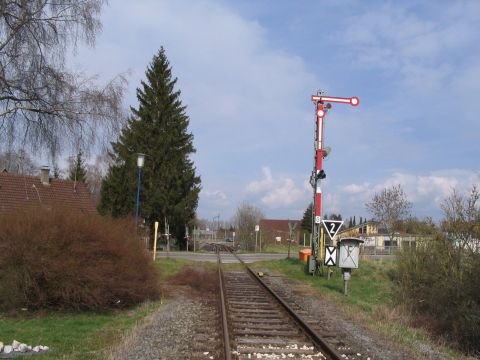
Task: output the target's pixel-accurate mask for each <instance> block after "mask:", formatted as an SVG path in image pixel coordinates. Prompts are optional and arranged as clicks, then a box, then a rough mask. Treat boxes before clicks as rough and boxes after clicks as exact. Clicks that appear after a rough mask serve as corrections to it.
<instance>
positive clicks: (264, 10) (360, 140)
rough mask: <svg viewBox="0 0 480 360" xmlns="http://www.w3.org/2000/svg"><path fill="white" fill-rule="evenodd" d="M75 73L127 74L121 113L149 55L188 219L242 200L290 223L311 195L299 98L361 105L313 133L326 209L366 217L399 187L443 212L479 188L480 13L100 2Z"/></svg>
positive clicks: (336, 113) (403, 6) (449, 6)
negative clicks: (176, 100) (169, 93)
mask: <svg viewBox="0 0 480 360" xmlns="http://www.w3.org/2000/svg"><path fill="white" fill-rule="evenodd" d="M102 21H103V32H102V34H101V35H100V36H99V37H98V39H97V44H96V47H95V48H94V49H83V48H82V49H80V51H79V53H78V54H77V56H76V57H75V58H74V59H73V60H72V66H74V67H75V68H76V69H77V70H84V71H87V72H89V73H97V74H99V75H100V78H101V79H108V78H110V77H112V76H114V75H115V74H118V73H120V72H126V71H128V72H129V74H130V75H129V87H128V91H127V97H126V99H125V104H126V105H133V106H137V102H136V98H135V89H136V88H137V87H138V86H139V84H140V80H141V79H142V78H143V76H144V73H145V70H146V67H147V65H148V63H149V62H150V61H151V59H152V57H153V55H154V54H155V53H156V52H157V51H158V49H159V48H160V46H163V47H164V48H165V50H166V53H167V56H168V58H169V60H170V63H171V65H172V69H173V74H174V76H176V77H178V88H179V89H180V90H181V91H182V101H183V103H184V104H185V105H187V107H188V108H187V113H188V115H189V116H190V130H191V132H192V133H193V134H194V145H195V147H196V148H197V153H196V154H195V155H194V157H193V160H194V162H195V164H196V166H197V170H198V173H199V174H200V175H201V177H202V192H201V196H200V204H199V208H198V216H199V217H201V218H207V219H211V218H212V217H213V216H216V215H217V214H220V217H221V219H222V220H228V219H229V218H231V217H232V215H233V214H234V213H235V210H236V208H237V206H238V205H239V204H240V203H241V202H243V201H246V202H249V203H252V204H255V205H257V206H258V207H259V208H261V209H262V210H263V212H264V213H265V215H266V216H267V217H269V218H290V219H294V218H301V216H302V214H303V211H304V209H305V208H306V206H307V205H308V203H309V201H310V200H311V198H312V190H311V187H310V185H308V178H309V176H310V173H311V171H312V166H313V155H314V150H313V137H314V126H315V119H314V108H313V105H312V103H311V102H310V95H313V94H315V93H316V91H317V90H318V89H324V90H325V91H326V93H327V94H328V95H331V96H342V97H350V96H357V97H359V98H360V101H361V104H360V106H358V107H351V106H345V105H334V106H333V109H332V110H331V111H330V112H329V115H328V116H327V119H326V125H325V143H326V144H327V145H328V146H330V147H331V148H332V153H331V155H330V156H329V158H327V160H326V161H325V162H324V168H325V171H326V173H327V179H326V181H325V182H324V184H323V186H322V188H323V194H324V206H323V212H324V213H325V212H327V213H331V212H337V213H338V212H339V213H341V214H342V215H343V217H344V218H346V217H349V216H353V215H356V216H357V218H358V216H369V215H368V213H367V212H366V210H365V206H364V204H365V202H366V201H368V200H369V199H370V198H371V197H372V195H373V194H374V193H375V192H376V191H379V190H381V189H382V188H384V187H385V186H390V185H393V184H401V185H402V186H403V187H404V189H405V191H406V193H407V194H408V197H409V198H410V200H411V201H412V202H413V214H414V215H417V216H419V217H425V216H432V217H434V218H435V219H438V218H440V217H441V211H440V209H439V204H440V203H441V201H442V199H443V198H444V197H445V196H447V195H448V194H449V193H450V192H451V190H452V189H453V188H454V187H456V188H457V189H458V190H460V191H467V190H468V189H469V188H470V187H471V186H472V185H473V184H477V185H480V167H479V162H478V155H479V154H480V145H479V144H480V141H479V137H480V121H479V118H478V112H479V110H480V109H479V108H480V106H479V103H480V101H479V99H478V97H479V94H480V46H479V45H478V44H480V2H478V1H455V2H451V1H429V2H425V1H401V2H400V1H395V2H394V1H391V2H386V1H353V0H352V1H350V0H346V1H333V0H332V1H311V0H295V1H286V0H281V1H278V0H277V1H273V0H265V1H258V0H245V1H227V0H197V1H183V0H169V1H158V0H139V1H135V2H132V1H123V0H112V1H110V5H109V6H108V7H106V8H105V9H104V12H103V15H102Z"/></svg>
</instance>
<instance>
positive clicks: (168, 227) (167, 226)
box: [165, 217, 170, 259]
mask: <svg viewBox="0 0 480 360" xmlns="http://www.w3.org/2000/svg"><path fill="white" fill-rule="evenodd" d="M165 237H166V238H167V259H168V257H169V255H170V225H169V224H168V223H167V218H166V217H165Z"/></svg>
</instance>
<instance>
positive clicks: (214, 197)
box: [201, 190, 228, 203]
mask: <svg viewBox="0 0 480 360" xmlns="http://www.w3.org/2000/svg"><path fill="white" fill-rule="evenodd" d="M201 196H205V197H206V198H208V199H209V200H210V201H215V202H222V203H224V202H226V201H227V200H228V197H227V195H226V194H225V193H224V192H223V191H220V190H213V191H209V190H202V191H201Z"/></svg>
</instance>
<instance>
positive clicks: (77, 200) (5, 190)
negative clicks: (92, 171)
mask: <svg viewBox="0 0 480 360" xmlns="http://www.w3.org/2000/svg"><path fill="white" fill-rule="evenodd" d="M38 205H45V206H48V207H51V206H61V207H67V208H70V209H76V210H79V211H82V212H95V211H97V210H96V207H95V203H94V201H93V198H92V197H91V195H90V193H89V192H88V189H87V187H86V186H85V184H83V183H78V182H77V183H76V184H75V183H74V182H73V181H70V180H60V179H50V184H49V185H44V184H42V182H41V181H40V177H36V176H24V175H18V174H9V173H3V172H2V173H0V213H2V212H8V211H12V210H14V209H17V208H22V207H27V206H38Z"/></svg>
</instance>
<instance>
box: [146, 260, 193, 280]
mask: <svg viewBox="0 0 480 360" xmlns="http://www.w3.org/2000/svg"><path fill="white" fill-rule="evenodd" d="M193 263H194V262H193V261H190V260H182V259H156V260H155V267H156V268H157V269H158V271H159V273H160V279H161V280H167V279H169V278H171V277H172V276H174V275H175V274H176V273H178V272H179V271H180V270H182V269H183V267H184V266H186V265H191V264H193Z"/></svg>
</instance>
